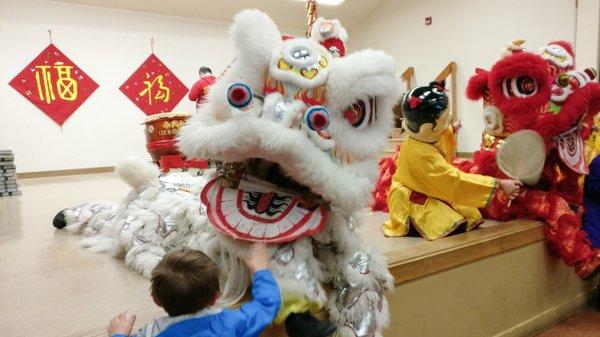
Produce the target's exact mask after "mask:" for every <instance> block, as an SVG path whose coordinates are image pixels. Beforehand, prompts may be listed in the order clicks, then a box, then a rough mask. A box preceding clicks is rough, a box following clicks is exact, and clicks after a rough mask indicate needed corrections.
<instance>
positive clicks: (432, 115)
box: [383, 82, 521, 240]
mask: <svg viewBox="0 0 600 337" xmlns="http://www.w3.org/2000/svg"><path fill="white" fill-rule="evenodd" d="M402 111H403V116H404V123H403V124H404V129H405V131H406V133H407V134H408V138H407V139H406V140H405V141H404V142H403V143H402V147H401V148H400V152H399V153H398V158H397V159H396V166H397V169H396V173H395V174H394V177H393V178H392V186H391V188H390V193H389V195H388V207H389V210H390V220H388V221H387V222H386V223H384V225H383V233H384V235H386V236H404V235H409V234H412V233H414V232H417V233H418V234H419V235H421V236H422V237H424V238H425V239H427V240H435V239H438V238H441V237H444V236H447V235H450V234H452V233H454V232H458V231H470V230H473V229H475V228H477V226H478V225H479V224H481V222H482V216H481V213H480V212H479V210H478V208H485V207H486V206H487V204H488V202H489V201H490V200H491V199H492V198H493V197H494V195H495V193H496V189H497V188H498V187H500V188H501V189H502V190H504V192H505V193H506V194H507V195H508V196H509V197H511V198H512V197H514V196H516V195H517V194H518V193H519V188H520V186H521V182H520V181H518V180H511V179H495V178H493V177H487V176H482V175H477V174H469V173H464V172H460V171H459V170H458V169H457V168H456V167H454V166H452V163H451V162H450V161H451V157H452V156H451V155H450V154H449V153H446V152H447V151H448V149H446V148H445V147H444V146H442V143H440V139H441V138H442V136H443V135H444V134H445V133H446V132H447V130H448V127H449V124H450V121H451V116H450V112H449V110H448V96H447V95H446V90H445V88H444V82H432V83H430V84H429V85H426V86H420V87H416V88H414V89H412V90H411V91H409V92H408V93H407V94H406V95H404V98H403V100H402Z"/></svg>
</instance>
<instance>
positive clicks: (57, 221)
mask: <svg viewBox="0 0 600 337" xmlns="http://www.w3.org/2000/svg"><path fill="white" fill-rule="evenodd" d="M52 226H54V227H55V228H56V229H63V228H65V227H67V221H66V220H65V210H62V211H60V212H58V214H56V215H55V216H54V220H52Z"/></svg>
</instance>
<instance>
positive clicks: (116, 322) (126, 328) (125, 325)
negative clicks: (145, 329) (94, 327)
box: [106, 311, 136, 337]
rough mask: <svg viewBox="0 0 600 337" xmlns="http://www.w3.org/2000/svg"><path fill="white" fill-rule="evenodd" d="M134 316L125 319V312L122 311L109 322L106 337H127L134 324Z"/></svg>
mask: <svg viewBox="0 0 600 337" xmlns="http://www.w3.org/2000/svg"><path fill="white" fill-rule="evenodd" d="M135 318H136V316H135V315H131V316H130V317H129V318H127V311H124V312H122V313H120V314H118V315H116V316H115V317H113V318H112V319H111V320H110V323H109V324H108V328H107V329H106V330H107V332H108V337H128V336H129V335H130V334H131V329H132V328H133V324H134V323H135Z"/></svg>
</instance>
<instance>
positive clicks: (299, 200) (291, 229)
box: [201, 159, 327, 243]
mask: <svg viewBox="0 0 600 337" xmlns="http://www.w3.org/2000/svg"><path fill="white" fill-rule="evenodd" d="M267 179H268V180H267ZM201 201H202V203H203V204H204V205H205V206H206V210H207V215H208V218H209V220H210V222H211V224H212V225H213V226H214V227H215V228H216V229H217V230H218V231H220V232H221V233H223V234H225V235H227V236H230V237H233V238H235V239H242V240H245V241H263V242H273V243H275V242H289V241H293V240H296V239H298V238H301V237H305V236H311V235H315V234H317V233H319V232H320V231H322V230H323V228H324V226H325V222H326V217H327V211H326V210H327V207H326V205H325V203H324V202H323V201H322V199H321V198H320V197H319V196H318V195H316V194H314V193H312V192H310V189H309V188H308V187H306V186H304V185H301V184H299V183H298V182H296V181H294V180H292V179H290V178H287V177H286V176H285V175H283V173H282V172H281V168H280V166H279V165H278V164H275V163H271V162H268V161H265V160H262V159H251V160H249V161H248V162H247V163H246V165H245V166H244V170H243V172H240V174H239V179H238V180H236V181H235V182H234V184H231V181H228V180H225V179H222V178H217V179H215V180H213V181H211V182H209V183H208V184H207V185H206V186H205V187H204V189H203V190H202V193H201Z"/></svg>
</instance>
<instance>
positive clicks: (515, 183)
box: [500, 179, 523, 200]
mask: <svg viewBox="0 0 600 337" xmlns="http://www.w3.org/2000/svg"><path fill="white" fill-rule="evenodd" d="M521 186H523V183H522V182H520V181H519V180H513V179H502V180H500V187H501V188H502V190H504V192H506V194H507V195H508V197H509V198H510V199H511V200H512V199H514V198H515V197H516V196H517V195H519V191H520V189H521Z"/></svg>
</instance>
